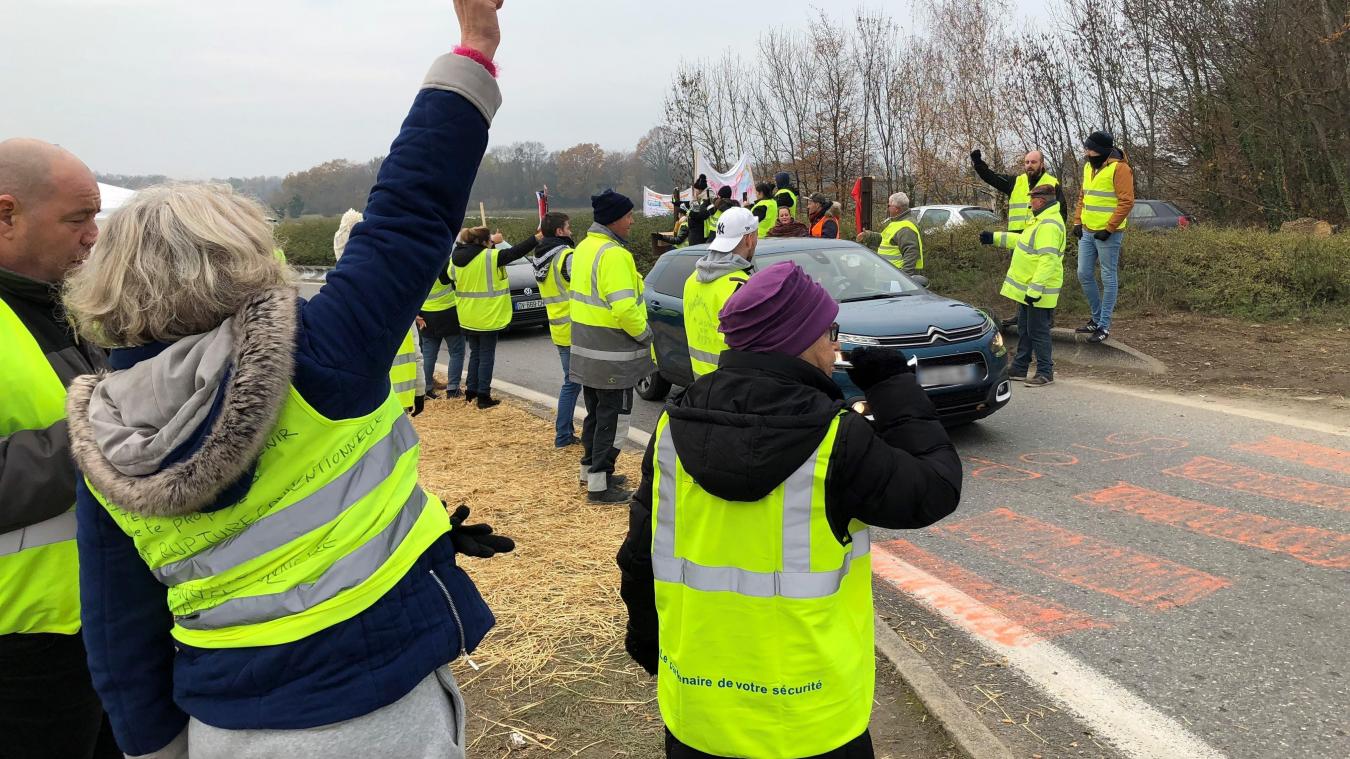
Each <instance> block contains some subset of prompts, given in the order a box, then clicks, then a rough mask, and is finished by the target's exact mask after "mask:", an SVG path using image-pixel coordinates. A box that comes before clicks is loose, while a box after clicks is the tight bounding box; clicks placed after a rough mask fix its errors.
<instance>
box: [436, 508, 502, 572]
mask: <svg viewBox="0 0 1350 759" xmlns="http://www.w3.org/2000/svg"><path fill="white" fill-rule="evenodd" d="M468 517H469V507H468V506H465V505H464V504H462V503H461V504H460V505H459V507H458V508H456V509H455V513H453V514H451V515H450V543H451V544H452V545H453V546H454V547H455V553H462V554H464V555H465V556H477V557H478V558H480V559H489V558H492V557H493V556H495V555H497V554H499V553H507V552H509V551H513V550H515V548H516V542H515V541H514V540H512V539H510V538H508V537H506V536H505V535H493V534H492V525H487V524H464V520H465V519H467V518H468Z"/></svg>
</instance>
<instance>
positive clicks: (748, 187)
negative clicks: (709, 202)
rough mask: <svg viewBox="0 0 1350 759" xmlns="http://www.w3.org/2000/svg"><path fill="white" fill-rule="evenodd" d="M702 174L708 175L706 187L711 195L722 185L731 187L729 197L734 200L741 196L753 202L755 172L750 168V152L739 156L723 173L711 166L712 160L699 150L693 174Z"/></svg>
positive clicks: (739, 198)
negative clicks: (734, 163) (733, 164)
mask: <svg viewBox="0 0 1350 759" xmlns="http://www.w3.org/2000/svg"><path fill="white" fill-rule="evenodd" d="M699 174H703V175H705V176H707V177H708V189H709V190H710V191H712V193H713V195H716V194H717V191H718V190H720V189H722V188H723V187H726V186H730V187H731V197H732V198H733V199H735V200H741V199H742V198H744V199H747V200H749V201H750V202H753V201H754V199H755V173H754V171H752V170H751V168H750V154H749V153H746V154H744V155H742V156H741V158H740V160H739V161H737V162H736V165H735V166H732V167H731V169H730V170H729V171H727V172H725V173H723V172H720V171H717V170H716V169H714V168H713V166H712V162H711V161H709V160H708V157H707V156H705V155H703V151H701V150H700V151H699V152H698V155H696V156H695V158H694V176H698V175H699Z"/></svg>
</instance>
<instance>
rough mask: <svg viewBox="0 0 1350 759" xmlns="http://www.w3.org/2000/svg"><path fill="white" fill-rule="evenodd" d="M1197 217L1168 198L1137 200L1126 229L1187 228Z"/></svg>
mask: <svg viewBox="0 0 1350 759" xmlns="http://www.w3.org/2000/svg"><path fill="white" fill-rule="evenodd" d="M1194 223H1195V217H1194V216H1191V215H1190V214H1188V213H1186V212H1185V211H1183V210H1181V209H1180V208H1178V207H1177V206H1176V205H1175V204H1173V203H1169V202H1167V201H1166V200H1136V201H1134V208H1133V209H1131V210H1130V226H1128V227H1126V229H1185V228H1186V227H1189V226H1190V225H1192V224H1194Z"/></svg>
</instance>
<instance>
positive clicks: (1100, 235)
mask: <svg viewBox="0 0 1350 759" xmlns="http://www.w3.org/2000/svg"><path fill="white" fill-rule="evenodd" d="M1093 237H1095V238H1097V239H1098V240H1101V241H1103V242H1105V241H1106V240H1109V239H1111V233H1110V232H1107V231H1106V230H1105V229H1103V230H1102V231H1100V232H1098V233H1097V234H1095V235H1093Z"/></svg>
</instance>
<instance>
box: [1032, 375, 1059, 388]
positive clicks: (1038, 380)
mask: <svg viewBox="0 0 1350 759" xmlns="http://www.w3.org/2000/svg"><path fill="white" fill-rule="evenodd" d="M1054 381H1055V378H1054V377H1051V376H1049V375H1046V374H1037V375H1036V376H1035V377H1032V378H1031V379H1029V380H1027V381H1026V383H1025V386H1026V387H1045V386H1046V385H1048V384H1050V383H1051V382H1054Z"/></svg>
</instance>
